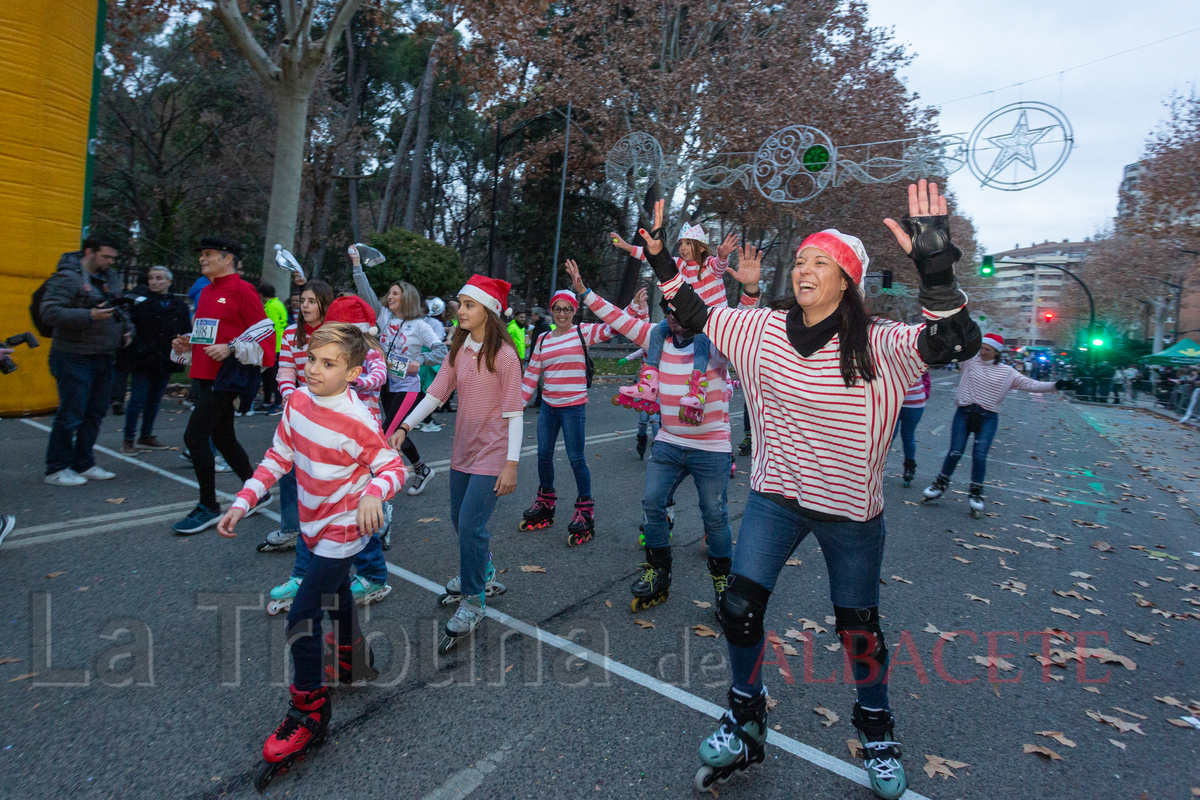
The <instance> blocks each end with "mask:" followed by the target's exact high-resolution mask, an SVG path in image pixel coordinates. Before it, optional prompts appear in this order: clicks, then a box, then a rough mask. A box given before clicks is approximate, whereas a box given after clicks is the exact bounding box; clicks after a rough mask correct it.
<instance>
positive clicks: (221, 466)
mask: <svg viewBox="0 0 1200 800" xmlns="http://www.w3.org/2000/svg"><path fill="white" fill-rule="evenodd" d="M188 461H191V459H190V458H189V459H188ZM214 469H215V470H216V471H217V472H233V467H231V466H229V462H227V461H226V460H225V459H224V458H223V457H221V456H216V464H215V465H214Z"/></svg>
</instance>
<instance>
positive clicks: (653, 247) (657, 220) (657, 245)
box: [639, 200, 667, 255]
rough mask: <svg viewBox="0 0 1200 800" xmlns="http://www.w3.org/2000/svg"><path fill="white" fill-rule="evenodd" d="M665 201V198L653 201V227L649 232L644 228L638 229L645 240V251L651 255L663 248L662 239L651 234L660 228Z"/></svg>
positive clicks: (656, 232)
mask: <svg viewBox="0 0 1200 800" xmlns="http://www.w3.org/2000/svg"><path fill="white" fill-rule="evenodd" d="M666 202H667V201H666V200H656V201H655V203H654V227H653V228H651V230H650V231H649V232H647V231H646V229H645V228H642V229H640V230H639V233H641V234H642V238H643V239H645V240H646V252H648V253H650V254H652V255H658V254H659V253H661V252H662V249H663V242H662V239H658V238H656V236H655V235H651V234H658V233H659V231H661V230H662V227H663V209H664V207H665V206H666Z"/></svg>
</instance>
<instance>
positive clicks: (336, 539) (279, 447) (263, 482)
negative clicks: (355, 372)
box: [233, 387, 407, 558]
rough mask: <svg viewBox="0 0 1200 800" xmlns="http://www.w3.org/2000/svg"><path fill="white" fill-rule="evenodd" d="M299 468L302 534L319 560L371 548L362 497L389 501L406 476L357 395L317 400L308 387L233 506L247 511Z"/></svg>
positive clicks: (292, 403)
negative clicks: (362, 522) (361, 515)
mask: <svg viewBox="0 0 1200 800" xmlns="http://www.w3.org/2000/svg"><path fill="white" fill-rule="evenodd" d="M293 465H294V466H295V467H296V485H297V489H298V496H299V508H300V532H301V534H302V535H303V536H304V543H305V544H306V545H308V548H309V550H311V551H312V552H313V554H314V555H318V556H322V557H325V558H348V557H350V556H352V555H354V554H356V553H357V552H358V551H360V550H362V549H363V547H365V546H366V537H365V536H364V535H363V534H361V533H360V532H359V530H358V525H357V523H356V520H355V516H356V514H357V512H358V504H359V501H360V500H361V499H362V497H363V496H364V495H368V496H371V497H377V498H379V499H380V500H383V501H387V500H389V499H391V497H392V496H393V495H394V494H396V492H398V491H399V490H400V487H401V486H403V485H404V481H405V478H406V477H407V474H406V472H405V470H404V463H403V462H402V461H401V460H400V456H399V455H398V454H397V453H396V451H395V450H393V449H392V448H390V447H388V444H387V442H386V441H384V438H383V433H382V431H380V430H379V425H378V423H377V422H376V421H375V420H374V419H373V418H372V416H371V412H370V411H368V410H367V407H366V406H365V405H364V404H363V402H362V401H361V400H360V399H358V397H357V395H355V394H354V393H353V392H350V391H346V392H342V393H341V394H339V395H335V396H333V397H317V396H316V395H314V394H312V393H311V392H310V391H309V390H308V387H302V388H300V389H297V390H296V391H295V392H293V393H292V396H291V397H290V398H289V399H288V403H287V407H286V408H285V409H284V412H283V416H282V417H281V418H280V420H279V427H278V428H276V429H275V442H274V444H272V445H271V449H269V450H267V454H266V456H264V457H263V460H262V463H260V464H259V465H258V468H257V469H256V470H254V475H253V477H251V478H250V480H248V481H246V485H245V486H244V487H243V488H242V490H241V491H240V492H238V495H237V499H236V500H235V501H234V503H233V505H234V507H235V508H240V509H242V510H243V511H248V510H249V509H250V507H251V506H252V505H253V504H254V503H257V502H258V501H259V499H260V498H262V497H263V496H264V495H266V493H267V491H268V490H269V489H270V488H271V486H272V484H274V483H275V482H276V481H278V480H279V478H280V477H281V476H282V475H284V474H285V473H286V472H287V471H288V470H290V469H291V468H292V466H293Z"/></svg>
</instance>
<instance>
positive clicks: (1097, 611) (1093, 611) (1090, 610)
mask: <svg viewBox="0 0 1200 800" xmlns="http://www.w3.org/2000/svg"><path fill="white" fill-rule="evenodd" d="M1084 611H1086V612H1087V613H1089V614H1095V615H1096V616H1097V617H1107V616H1108V614H1105V613H1104V612H1103V611H1101V610H1100V609H1098V608H1085V609H1084Z"/></svg>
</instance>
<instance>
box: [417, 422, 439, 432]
mask: <svg viewBox="0 0 1200 800" xmlns="http://www.w3.org/2000/svg"><path fill="white" fill-rule="evenodd" d="M420 427H421V430H422V432H424V433H437V432H438V431H440V430H441V429H442V426H441V425H438V424H437V423H436V422H422V423H421V425H420Z"/></svg>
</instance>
